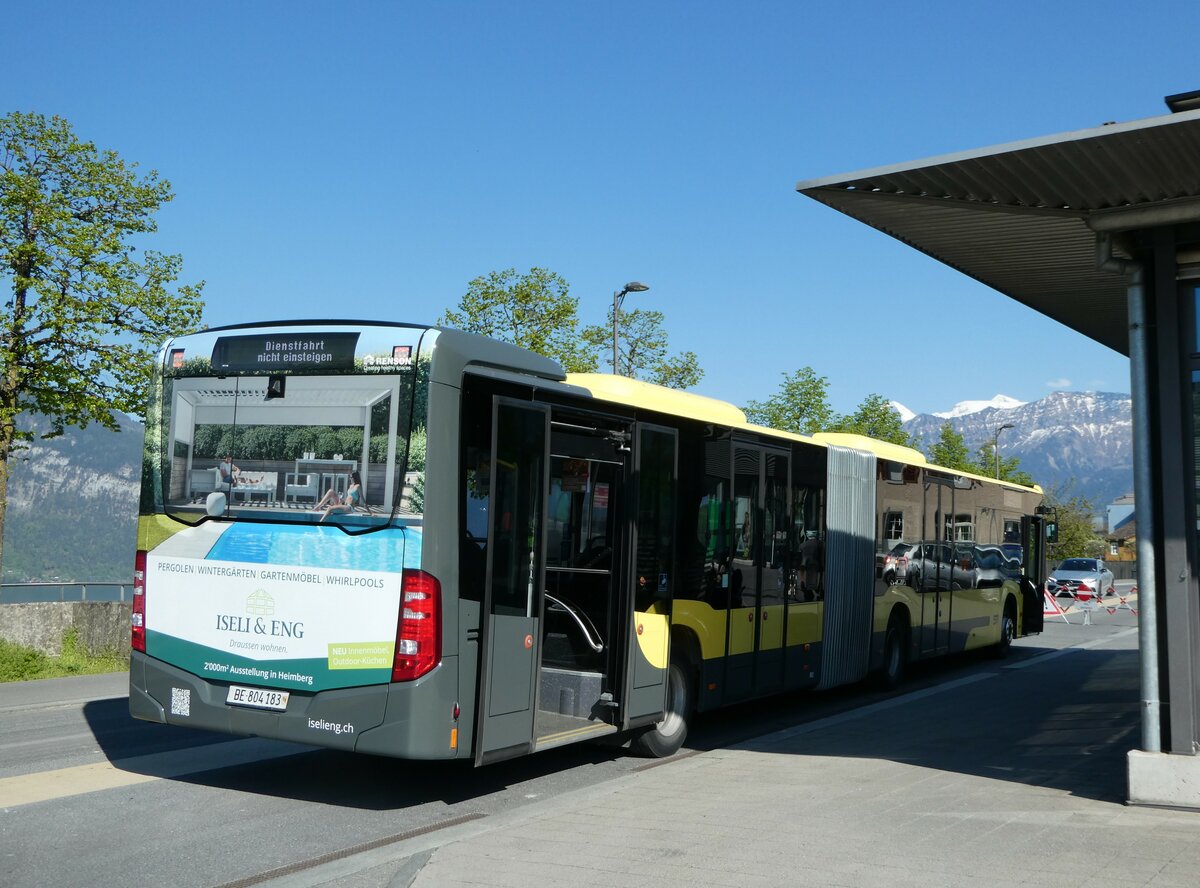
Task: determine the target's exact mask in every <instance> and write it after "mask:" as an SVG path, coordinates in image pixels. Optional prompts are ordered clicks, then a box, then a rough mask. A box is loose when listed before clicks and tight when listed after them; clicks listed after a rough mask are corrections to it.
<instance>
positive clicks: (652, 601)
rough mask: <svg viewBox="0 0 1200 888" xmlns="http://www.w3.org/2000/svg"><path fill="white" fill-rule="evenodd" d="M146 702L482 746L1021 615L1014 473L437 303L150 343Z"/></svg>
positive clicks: (1003, 631)
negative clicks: (504, 334) (816, 430)
mask: <svg viewBox="0 0 1200 888" xmlns="http://www.w3.org/2000/svg"><path fill="white" fill-rule="evenodd" d="M143 464H144V467H145V471H144V477H143V481H142V493H141V502H140V510H139V511H140V517H139V527H138V554H137V564H136V568H135V589H134V606H133V628H132V647H133V651H132V657H131V664H130V711H131V713H132V714H133V715H134V716H136V717H138V718H142V719H147V720H150V721H156V722H161V723H170V724H181V725H188V726H191V727H201V728H207V729H212V730H218V731H224V732H229V733H233V734H242V735H258V736H264V737H274V738H279V739H285V740H292V741H298V742H303V743H309V744H313V745H319V746H330V747H335V748H340V749H347V750H356V751H360V752H368V753H373V754H382V755H391V756H397V757H403V758H413V759H453V758H467V759H469V760H472V761H474V762H475V763H476V764H485V763H488V762H491V761H497V760H501V759H505V758H510V757H513V756H517V755H522V754H525V753H528V752H534V751H537V750H541V749H546V748H551V747H554V746H558V745H562V744H566V743H574V742H578V741H582V740H587V739H592V738H596V737H600V736H604V735H609V734H618V733H623V734H625V735H626V736H628V737H629V738H630V740H631V742H632V744H633V746H634V747H635V748H636V749H637V750H638V751H640V752H642V753H644V754H649V755H669V754H671V753H673V752H674V751H676V750H677V749H678V748H679V746H680V745H681V744H682V743H683V741H684V738H685V737H686V734H687V728H688V724H689V722H690V721H691V719H692V718H693V716H694V714H695V713H696V712H698V711H706V710H710V709H714V708H717V707H720V706H724V705H727V704H729V703H733V702H736V701H740V700H746V699H750V698H753V697H759V696H763V695H766V694H772V693H777V692H781V691H785V690H790V689H796V688H814V689H818V688H826V687H832V686H835V685H840V684H846V683H849V682H855V681H858V680H860V679H862V678H864V677H866V676H867V675H868V674H872V673H873V674H875V675H876V676H877V678H879V679H880V680H881V681H882V682H883V683H885V684H887V685H890V686H894V685H896V684H898V683H899V682H900V681H901V679H902V678H903V673H904V668H905V666H906V665H907V664H908V663H910V662H914V661H916V660H920V659H926V658H930V657H937V656H943V655H947V654H952V653H956V652H959V651H964V650H971V649H976V648H984V647H989V648H991V649H993V650H994V651H996V652H997V653H1001V654H1002V653H1004V652H1005V651H1006V650H1007V648H1008V646H1009V645H1010V644H1011V642H1012V641H1013V639H1014V638H1016V637H1017V636H1019V635H1023V634H1028V633H1030V632H1037V631H1040V628H1041V602H1040V599H1039V598H1038V596H1037V591H1036V590H1037V588H1038V587H1039V586H1040V579H1041V565H1042V561H1043V558H1044V543H1043V533H1042V527H1041V517H1040V515H1039V513H1038V508H1037V507H1038V506H1039V504H1040V502H1041V494H1040V490H1038V489H1036V488H1026V487H1021V486H1018V485H1014V484H1009V483H1006V482H997V481H995V480H991V479H987V478H982V477H977V476H972V475H964V474H961V473H957V472H952V471H949V470H945V469H941V468H939V467H937V466H933V465H930V464H928V463H927V462H926V460H925V458H924V456H923V455H922V454H920V453H919V452H917V451H914V450H910V449H908V448H903V447H897V446H896V445H892V444H885V443H882V442H877V441H872V440H870V439H866V438H861V437H858V436H851V435H818V436H814V437H805V436H800V435H794V434H788V433H784V432H779V431H774V430H771V429H766V428H761V427H757V426H753V425H750V424H749V423H747V422H746V419H745V416H744V414H743V413H742V412H741V411H740V410H739V409H738V408H736V407H734V406H732V405H730V404H727V403H724V402H721V401H716V400H713V399H710V398H705V397H702V396H698V395H694V394H690V393H686V392H678V391H673V390H669V389H663V388H659V387H657V386H652V385H648V384H646V383H641V382H637V381H635V380H631V379H626V378H623V377H617V376H607V375H568V374H565V373H563V371H562V370H561V368H559V366H558V365H557V364H555V363H554V362H553V361H550V360H548V359H546V358H544V357H541V356H539V355H535V354H532V353H530V352H526V351H524V350H522V349H519V348H516V347H514V346H511V345H508V344H505V343H500V342H496V341H493V340H489V339H484V338H481V337H478V336H472V335H469V334H465V333H461V332H459V331H455V330H449V329H441V328H436V327H428V326H419V325H410V324H389V323H370V322H355V321H296V322H287V323H277V324H249V325H240V326H237V327H228V328H218V329H211V330H206V331H204V332H201V333H196V334H192V335H188V336H183V337H178V338H176V339H173V340H171V341H169V342H167V343H166V344H165V345H164V346H163V349H162V351H161V352H160V354H159V358H158V362H157V367H156V374H155V377H154V382H153V387H152V392H151V397H150V401H149V404H148V409H147V423H146V444H145V455H144V460H143Z"/></svg>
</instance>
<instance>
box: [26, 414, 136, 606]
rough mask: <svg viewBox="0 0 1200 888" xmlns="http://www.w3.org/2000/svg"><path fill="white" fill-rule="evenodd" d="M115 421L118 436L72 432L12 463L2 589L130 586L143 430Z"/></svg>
mask: <svg viewBox="0 0 1200 888" xmlns="http://www.w3.org/2000/svg"><path fill="white" fill-rule="evenodd" d="M117 422H118V425H119V426H120V429H121V430H120V431H119V432H111V431H109V430H108V429H105V428H103V427H102V426H98V425H89V426H88V427H87V428H84V429H81V428H68V429H67V430H66V433H65V434H64V435H62V436H60V437H57V438H49V439H45V440H35V441H33V442H31V446H30V447H29V449H28V450H22V451H19V452H18V453H16V454H15V455H14V456H13V458H12V459H11V460H10V461H9V478H8V511H7V512H6V514H5V519H4V582H6V583H21V582H28V581H47V582H53V581H56V580H62V581H64V582H68V581H79V582H84V581H86V582H93V583H128V582H129V581H130V578H131V577H132V576H133V556H134V550H135V549H136V529H137V510H138V490H139V487H140V484H141V473H142V426H141V425H140V424H139V423H137V422H134V421H133V420H132V419H130V418H129V417H127V416H125V415H123V414H119V415H118V416H117ZM33 427H34V428H35V429H37V430H38V431H39V432H42V431H45V430H47V429H48V428H49V426H48V424H47V423H45V422H41V423H38V422H37V421H36V420H35V421H34V422H33Z"/></svg>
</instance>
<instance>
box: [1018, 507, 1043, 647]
mask: <svg viewBox="0 0 1200 888" xmlns="http://www.w3.org/2000/svg"><path fill="white" fill-rule="evenodd" d="M1039 508H1040V507H1039ZM1021 540H1022V541H1023V543H1024V545H1023V546H1022V552H1021V561H1022V563H1021V596H1022V598H1023V599H1024V600H1023V601H1022V602H1021V605H1022V608H1021V610H1022V618H1021V627H1020V634H1021V635H1032V634H1034V633H1038V632H1041V631H1042V628H1043V627H1044V625H1045V614H1044V607H1043V604H1042V596H1043V594H1044V591H1045V588H1046V586H1045V584H1046V519H1045V516H1043V515H1026V516H1024V517H1023V518H1022V519H1021Z"/></svg>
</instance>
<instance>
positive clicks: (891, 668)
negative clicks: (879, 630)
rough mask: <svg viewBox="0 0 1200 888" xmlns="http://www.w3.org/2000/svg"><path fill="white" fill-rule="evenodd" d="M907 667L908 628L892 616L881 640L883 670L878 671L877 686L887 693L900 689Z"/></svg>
mask: <svg viewBox="0 0 1200 888" xmlns="http://www.w3.org/2000/svg"><path fill="white" fill-rule="evenodd" d="M907 666H908V627H907V626H906V625H905V624H904V620H903V619H901V618H900V617H898V616H895V615H893V616H892V618H891V620H889V621H888V628H887V635H886V636H884V639H883V668H882V669H881V670H880V671H879V686H880V687H882V688H883V689H884V690H887V691H894V690H895V689H896V688H898V687H900V683H901V682H903V681H904V670H905V668H906V667H907Z"/></svg>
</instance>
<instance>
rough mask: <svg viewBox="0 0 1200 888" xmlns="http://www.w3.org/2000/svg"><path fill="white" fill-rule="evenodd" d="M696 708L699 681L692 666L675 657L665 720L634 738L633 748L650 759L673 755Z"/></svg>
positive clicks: (668, 668)
mask: <svg viewBox="0 0 1200 888" xmlns="http://www.w3.org/2000/svg"><path fill="white" fill-rule="evenodd" d="M695 707H696V681H695V674H694V672H693V670H692V666H691V664H690V663H688V662H687V661H686V660H683V659H681V658H679V657H675V656H672V657H671V664H670V665H669V666H668V667H667V709H666V712H665V713H664V714H663V718H662V721H660V722H659V723H658V724H655V725H651V726H650V727H648V728H646V729H645V730H643V731H642V732H641V733H640V734H638V735H637V736H636V737H634V738H633V744H632V746H633V750H634V752H636V753H638V754H639V755H644V756H648V757H649V758H666V757H667V756H669V755H674V754H675V753H677V752H678V751H679V748H680V747H681V746H683V741H684V740H686V739H687V732H688V723H689V722H691V720H692V714H693V712H694V711H695Z"/></svg>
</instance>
